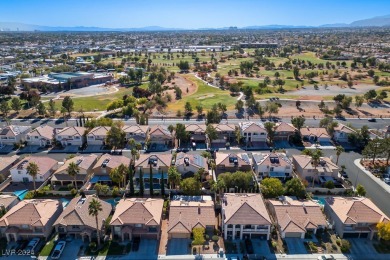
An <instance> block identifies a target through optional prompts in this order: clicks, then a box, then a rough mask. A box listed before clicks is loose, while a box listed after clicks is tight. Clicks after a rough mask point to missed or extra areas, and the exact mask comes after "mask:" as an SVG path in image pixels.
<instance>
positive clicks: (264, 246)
mask: <svg viewBox="0 0 390 260" xmlns="http://www.w3.org/2000/svg"><path fill="white" fill-rule="evenodd" d="M252 245H253V251H254V253H255V254H256V255H263V256H266V255H269V254H271V251H270V249H269V246H268V241H267V240H261V239H252Z"/></svg>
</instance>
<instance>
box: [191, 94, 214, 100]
mask: <svg viewBox="0 0 390 260" xmlns="http://www.w3.org/2000/svg"><path fill="white" fill-rule="evenodd" d="M214 96H215V95H214V94H210V95H204V96H200V97H198V98H196V99H205V98H211V97H214Z"/></svg>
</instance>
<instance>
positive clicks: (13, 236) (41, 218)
mask: <svg viewBox="0 0 390 260" xmlns="http://www.w3.org/2000/svg"><path fill="white" fill-rule="evenodd" d="M61 212H62V202H61V201H59V200H52V199H32V200H22V201H21V202H19V203H18V204H17V205H15V206H14V207H12V208H11V209H10V210H9V211H8V212H7V213H6V214H5V215H4V216H3V217H2V218H0V233H1V234H2V235H5V237H6V238H7V242H8V243H10V242H15V241H18V240H22V239H25V240H27V239H31V238H33V237H38V238H43V239H45V240H46V239H48V238H49V237H50V235H51V233H52V230H53V224H54V222H55V220H56V219H57V218H58V216H59V215H60V214H61Z"/></svg>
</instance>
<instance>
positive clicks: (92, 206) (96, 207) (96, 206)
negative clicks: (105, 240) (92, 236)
mask: <svg viewBox="0 0 390 260" xmlns="http://www.w3.org/2000/svg"><path fill="white" fill-rule="evenodd" d="M102 210H103V209H102V204H101V203H100V201H99V200H97V199H95V198H93V199H92V200H91V202H90V203H89V206H88V214H89V215H90V216H94V217H95V221H96V238H97V242H98V247H99V248H100V234H99V219H98V216H99V212H100V211H102Z"/></svg>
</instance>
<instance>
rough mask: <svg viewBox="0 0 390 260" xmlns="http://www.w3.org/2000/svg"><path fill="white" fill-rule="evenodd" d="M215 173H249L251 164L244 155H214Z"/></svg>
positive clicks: (218, 153)
mask: <svg viewBox="0 0 390 260" xmlns="http://www.w3.org/2000/svg"><path fill="white" fill-rule="evenodd" d="M215 167H216V173H217V174H220V173H224V172H235V171H244V172H246V171H251V170H252V167H251V163H250V160H249V157H248V155H247V154H246V153H243V154H235V153H220V152H217V153H215Z"/></svg>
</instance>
